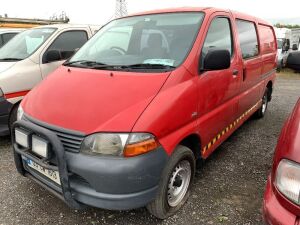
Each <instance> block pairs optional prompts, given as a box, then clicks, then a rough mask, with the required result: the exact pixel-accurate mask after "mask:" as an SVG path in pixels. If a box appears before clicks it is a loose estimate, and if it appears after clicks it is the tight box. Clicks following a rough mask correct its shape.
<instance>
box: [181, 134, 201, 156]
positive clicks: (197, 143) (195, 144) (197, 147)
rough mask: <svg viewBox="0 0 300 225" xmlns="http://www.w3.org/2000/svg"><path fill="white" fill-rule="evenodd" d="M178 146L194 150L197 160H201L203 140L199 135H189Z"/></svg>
mask: <svg viewBox="0 0 300 225" xmlns="http://www.w3.org/2000/svg"><path fill="white" fill-rule="evenodd" d="M178 145H183V146H185V147H187V148H189V149H191V150H192V152H193V153H194V156H195V159H196V160H198V159H201V158H202V155H201V138H200V136H199V135H198V134H196V133H193V134H189V135H188V136H186V137H185V138H183V139H182V140H181V141H180V142H179V144H178Z"/></svg>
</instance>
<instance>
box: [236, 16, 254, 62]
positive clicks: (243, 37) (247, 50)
mask: <svg viewBox="0 0 300 225" xmlns="http://www.w3.org/2000/svg"><path fill="white" fill-rule="evenodd" d="M236 24H237V29H238V33H239V35H238V36H239V40H240V46H241V50H242V56H243V59H248V58H252V57H255V56H257V55H258V40H257V33H256V29H255V24H254V23H253V22H249V21H245V20H236Z"/></svg>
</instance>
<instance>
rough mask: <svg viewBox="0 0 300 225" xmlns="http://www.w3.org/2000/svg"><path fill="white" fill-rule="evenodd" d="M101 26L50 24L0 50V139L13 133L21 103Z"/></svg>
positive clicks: (34, 30)
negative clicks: (11, 126) (11, 127)
mask: <svg viewBox="0 0 300 225" xmlns="http://www.w3.org/2000/svg"><path fill="white" fill-rule="evenodd" d="M99 28H100V27H97V26H87V25H70V24H59V25H47V26H41V27H37V28H32V29H29V30H26V31H24V32H22V33H20V34H19V35H17V36H16V37H15V38H14V39H12V40H11V41H10V42H8V43H7V44H6V45H4V46H3V47H2V48H1V49H0V136H4V135H8V134H9V127H10V125H11V124H12V123H13V122H14V121H15V120H16V115H17V109H18V104H19V102H20V101H21V100H22V99H23V97H24V96H25V95H26V94H27V93H28V92H29V91H30V90H31V89H32V88H33V87H34V86H35V85H37V84H38V83H39V82H40V81H41V80H43V79H44V78H45V77H46V76H47V75H48V74H49V73H51V72H52V71H54V70H55V69H56V68H57V67H58V66H60V65H61V64H62V63H63V62H64V61H65V60H66V59H68V58H69V57H70V56H72V55H73V53H74V52H75V51H76V50H77V49H79V48H80V47H81V46H82V45H83V44H84V43H85V42H86V41H87V40H88V39H89V38H90V37H91V36H92V35H93V34H94V33H95V32H96V31H97V30H98V29H99Z"/></svg>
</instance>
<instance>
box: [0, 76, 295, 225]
mask: <svg viewBox="0 0 300 225" xmlns="http://www.w3.org/2000/svg"><path fill="white" fill-rule="evenodd" d="M299 96H300V80H294V79H282V78H279V79H278V80H277V84H276V88H275V92H274V95H273V101H272V102H271V104H270V105H269V109H268V112H267V115H266V117H265V118H264V119H262V120H254V119H251V120H249V121H248V122H246V123H245V124H244V125H243V126H242V127H241V128H240V129H239V130H238V131H236V132H235V133H234V134H233V135H232V137H231V138H229V140H227V141H226V142H225V143H224V144H222V145H221V147H219V149H218V150H217V151H216V152H215V153H214V154H213V156H212V157H211V158H210V159H209V160H207V161H206V162H205V164H204V165H203V167H202V168H201V169H199V170H198V172H197V176H196V182H195V184H194V188H193V191H192V195H191V198H190V200H189V202H188V203H187V204H186V205H185V206H184V208H183V209H182V210H181V211H180V212H179V213H178V214H177V215H175V216H173V217H171V218H169V219H167V220H165V221H159V220H157V219H155V218H154V217H152V216H150V215H149V214H148V213H147V211H146V210H145V209H137V210H133V211H126V212H113V211H106V210H101V209H88V210H85V211H76V210H71V209H69V208H68V207H67V206H66V205H65V204H64V203H63V202H61V201H60V200H58V199H56V198H55V197H53V196H51V195H50V194H49V193H48V192H47V191H45V190H43V189H42V188H40V187H39V186H38V185H37V184H35V183H33V182H32V181H30V180H27V179H25V178H23V177H21V176H19V175H18V174H17V172H16V170H15V168H14V164H13V160H12V153H11V145H10V143H9V138H1V139H0V225H11V224H26V225H27V224H111V225H115V224H143V225H147V224H162V225H166V224H169V225H171V224H185V225H188V224H189V225H191V224H245V225H250V224H262V220H261V204H262V196H263V192H264V187H265V183H266V179H267V175H268V173H269V170H270V168H271V164H272V156H273V151H274V147H275V145H276V141H277V137H278V135H279V132H280V130H281V127H282V125H283V122H284V121H285V119H286V118H287V116H288V115H289V113H290V112H291V110H292V108H293V106H294V104H295V102H296V100H297V98H298V97H299Z"/></svg>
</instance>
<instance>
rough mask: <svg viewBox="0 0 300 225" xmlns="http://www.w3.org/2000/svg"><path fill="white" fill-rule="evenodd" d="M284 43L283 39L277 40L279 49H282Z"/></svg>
mask: <svg viewBox="0 0 300 225" xmlns="http://www.w3.org/2000/svg"><path fill="white" fill-rule="evenodd" d="M283 43H284V41H283V39H277V49H282V47H283Z"/></svg>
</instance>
